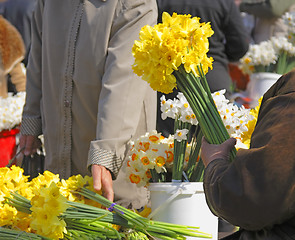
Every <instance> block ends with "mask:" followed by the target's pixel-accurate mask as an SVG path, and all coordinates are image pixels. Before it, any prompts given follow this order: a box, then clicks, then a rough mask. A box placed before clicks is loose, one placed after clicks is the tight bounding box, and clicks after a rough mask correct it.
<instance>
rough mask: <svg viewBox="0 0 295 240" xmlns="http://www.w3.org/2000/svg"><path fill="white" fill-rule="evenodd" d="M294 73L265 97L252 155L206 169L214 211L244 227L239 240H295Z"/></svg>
mask: <svg viewBox="0 0 295 240" xmlns="http://www.w3.org/2000/svg"><path fill="white" fill-rule="evenodd" d="M294 122H295V71H292V72H290V73H288V74H286V75H284V76H282V77H281V78H280V79H279V80H278V81H277V82H276V83H275V84H274V85H273V86H272V87H271V88H270V89H269V90H268V91H267V92H266V93H265V95H264V97H263V101H262V105H261V108H260V112H259V116H258V121H257V125H256V128H255V130H254V132H253V135H252V139H251V147H250V149H249V150H245V149H244V150H239V151H238V153H237V156H236V159H235V160H234V161H233V162H232V163H230V162H228V161H227V160H223V159H216V160H214V161H212V162H211V163H210V164H209V165H208V167H207V168H206V169H205V175H204V189H205V193H206V198H207V202H208V205H209V207H210V208H211V210H212V211H213V212H214V213H215V214H216V215H217V216H219V217H222V218H224V219H226V220H227V221H229V222H230V223H232V224H234V225H237V226H239V227H241V229H243V230H241V231H240V232H239V233H238V234H236V236H235V237H232V238H228V239H239V240H258V239H259V240H291V239H295V127H294Z"/></svg>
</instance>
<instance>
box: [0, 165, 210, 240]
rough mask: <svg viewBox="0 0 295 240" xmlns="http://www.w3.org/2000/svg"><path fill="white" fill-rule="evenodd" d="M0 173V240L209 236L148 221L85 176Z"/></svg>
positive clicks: (193, 229)
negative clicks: (102, 192)
mask: <svg viewBox="0 0 295 240" xmlns="http://www.w3.org/2000/svg"><path fill="white" fill-rule="evenodd" d="M0 171H1V175H0V183H1V187H0V210H1V215H0V239H3V240H4V239H5V240H7V239H77V240H78V239H143V240H144V239H146V240H148V239H149V237H157V238H159V239H167V240H169V239H171V240H172V239H185V238H186V236H195V237H201V238H211V235H210V234H207V233H203V232H201V231H199V229H198V228H196V227H190V226H183V225H177V224H170V223H164V222H159V221H152V220H149V219H147V218H145V217H143V216H141V215H139V214H137V213H136V212H135V211H132V210H129V209H126V208H124V207H122V206H120V205H117V204H116V203H113V202H111V201H109V200H107V199H106V198H104V197H103V196H101V195H100V194H98V193H95V192H94V190H93V183H92V178H91V177H89V176H85V177H82V176H80V175H76V176H72V177H70V178H69V179H67V180H63V179H59V176H58V175H55V174H53V173H51V172H49V171H45V172H44V174H40V175H39V176H38V177H36V178H33V179H32V180H31V181H28V176H24V175H23V169H21V168H19V167H16V166H12V167H11V168H7V167H4V168H0ZM101 206H104V207H105V208H107V209H103V208H101Z"/></svg>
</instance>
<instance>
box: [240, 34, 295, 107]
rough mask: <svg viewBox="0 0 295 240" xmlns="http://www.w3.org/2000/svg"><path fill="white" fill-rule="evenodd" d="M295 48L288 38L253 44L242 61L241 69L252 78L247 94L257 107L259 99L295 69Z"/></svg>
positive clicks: (274, 38) (275, 38)
mask: <svg viewBox="0 0 295 240" xmlns="http://www.w3.org/2000/svg"><path fill="white" fill-rule="evenodd" d="M294 60H295V46H294V44H293V43H292V42H290V41H289V40H288V38H287V37H284V36H281V37H272V38H270V40H267V41H263V42H260V43H259V44H252V45H250V47H249V50H248V52H247V53H246V54H245V56H244V57H243V58H242V59H241V60H240V65H239V66H240V68H241V70H242V72H243V73H244V74H248V75H249V76H250V81H249V83H248V85H247V90H246V92H247V94H248V96H249V97H250V98H251V99H252V100H253V102H252V105H256V104H257V101H258V99H259V98H260V97H261V96H262V95H263V94H264V93H265V92H266V91H267V90H268V89H269V88H270V87H271V86H272V85H273V84H274V83H275V82H276V81H277V80H278V79H279V78H280V76H281V75H282V74H285V73H287V72H289V71H290V70H291V69H292V68H294V67H295V61H294Z"/></svg>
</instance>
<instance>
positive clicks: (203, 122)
mask: <svg viewBox="0 0 295 240" xmlns="http://www.w3.org/2000/svg"><path fill="white" fill-rule="evenodd" d="M175 75H176V76H177V77H176V78H177V80H178V81H177V85H178V88H179V90H180V91H181V92H182V93H183V94H184V96H185V97H186V99H187V100H188V102H189V104H190V106H191V108H192V110H193V112H194V113H195V114H196V117H197V120H198V122H199V124H200V126H201V128H202V131H203V133H204V135H205V137H206V139H207V140H208V141H210V142H217V141H218V140H217V139H216V138H217V136H216V134H215V133H214V132H212V128H210V125H208V123H210V119H208V115H206V112H205V111H204V109H203V108H202V105H201V103H200V101H199V100H200V99H199V98H200V97H195V96H194V95H192V94H193V91H190V89H188V88H187V87H185V86H184V83H185V82H184V81H181V78H183V76H182V75H181V74H180V73H178V72H175Z"/></svg>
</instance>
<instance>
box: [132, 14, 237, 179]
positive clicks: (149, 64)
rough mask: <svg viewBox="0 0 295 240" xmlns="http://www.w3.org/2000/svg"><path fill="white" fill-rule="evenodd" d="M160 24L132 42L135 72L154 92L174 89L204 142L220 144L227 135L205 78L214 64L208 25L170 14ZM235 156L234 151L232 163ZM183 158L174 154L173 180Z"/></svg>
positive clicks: (144, 29) (178, 177)
mask: <svg viewBox="0 0 295 240" xmlns="http://www.w3.org/2000/svg"><path fill="white" fill-rule="evenodd" d="M162 22H163V23H159V24H157V25H155V26H154V27H151V26H149V25H147V26H144V27H143V28H142V29H141V31H140V36H139V38H140V40H139V41H135V43H134V45H133V48H132V53H133V56H134V58H135V62H134V64H133V65H132V68H133V70H134V72H135V73H136V74H137V75H139V76H141V77H142V79H143V80H145V81H147V82H148V83H149V84H150V86H151V87H152V88H153V89H154V90H156V91H159V92H163V93H170V92H172V90H173V88H176V87H177V88H178V89H179V90H180V92H182V93H183V94H184V96H185V98H186V99H187V101H188V102H189V105H190V106H191V108H192V111H193V113H194V114H195V116H196V118H197V120H198V125H199V126H200V132H201V133H202V134H203V135H204V136H205V138H206V139H207V141H208V142H209V143H214V144H220V143H223V142H224V141H225V140H226V139H228V138H229V134H228V132H227V130H226V128H225V126H224V124H223V122H222V119H221V117H220V115H219V113H218V111H217V108H216V106H215V104H214V101H213V98H212V96H211V92H210V89H209V86H208V83H207V81H206V77H205V74H206V73H207V72H208V69H209V68H212V62H213V59H212V58H209V57H208V56H207V52H208V51H209V41H208V38H209V37H210V36H212V34H213V30H212V29H211V26H210V23H201V22H200V18H198V17H193V18H192V17H191V15H189V14H188V15H178V14H176V13H173V15H172V16H170V15H169V14H168V13H166V12H164V13H163V15H162ZM198 135H199V134H198ZM182 148H183V147H182ZM235 154H236V150H235V149H234V150H232V151H231V160H232V159H234V157H235ZM179 157H180V158H181V159H180V160H178V158H179ZM182 159H183V154H181V153H177V154H174V163H173V165H174V166H173V168H174V169H176V170H175V171H173V173H172V174H173V176H172V180H173V181H182V171H181V169H182V166H183V161H182Z"/></svg>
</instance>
